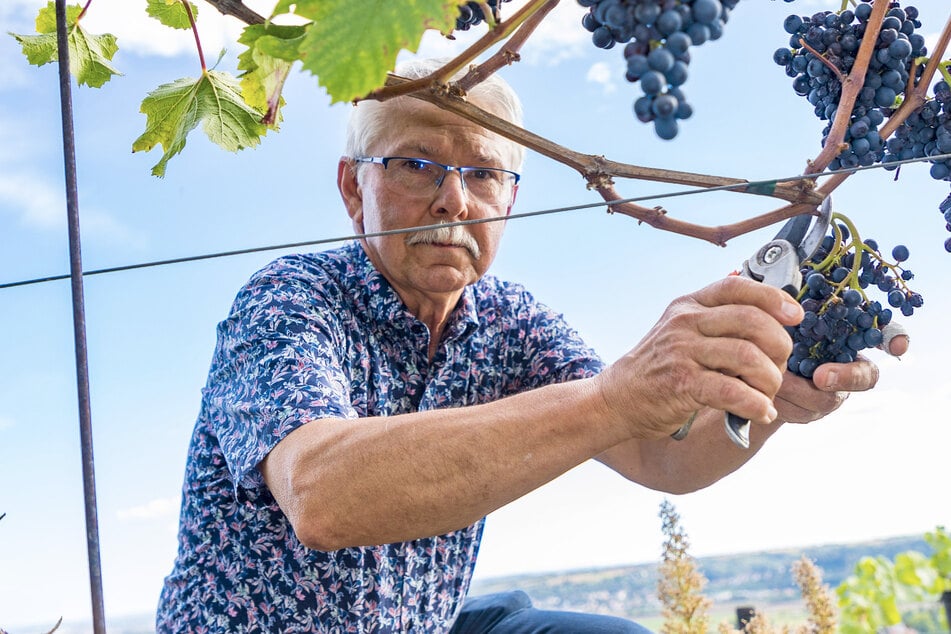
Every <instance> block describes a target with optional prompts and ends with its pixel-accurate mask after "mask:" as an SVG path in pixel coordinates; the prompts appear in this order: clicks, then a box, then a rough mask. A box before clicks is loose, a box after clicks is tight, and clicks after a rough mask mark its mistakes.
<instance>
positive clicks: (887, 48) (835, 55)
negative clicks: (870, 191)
mask: <svg viewBox="0 0 951 634" xmlns="http://www.w3.org/2000/svg"><path fill="white" fill-rule="evenodd" d="M789 1H790V0H787V2H789ZM869 1H870V0H862V2H861V3H859V4H857V5H856V6H855V9H854V10H849V9H846V10H843V11H840V12H838V13H836V12H832V11H820V12H818V13H815V14H813V15H810V16H800V15H790V16H788V17H787V18H786V19H785V21H784V23H783V27H784V29H785V31H786V33H788V34H789V36H790V39H789V46H788V47H783V48H780V49H778V50H776V52H775V53H774V54H773V60H774V61H775V62H776V63H777V64H779V65H780V66H783V67H784V68H785V70H786V74H787V75H788V76H790V77H792V78H793V83H792V86H793V90H794V91H795V92H796V93H797V94H799V95H801V96H803V97H805V98H806V99H807V100H808V101H809V103H810V104H811V105H812V106H813V108H814V112H815V114H816V116H817V117H819V119H820V120H823V121H829V124H828V125H827V126H826V127H825V129H824V130H823V137H822V145H823V146H824V145H825V143H826V140H827V138H828V135H829V134H830V132H831V129H832V121H833V120H834V119H835V118H836V115H837V112H838V108H839V101H840V97H841V95H842V81H843V79H844V78H845V77H846V76H847V75H848V74H849V73H850V72H851V70H852V67H853V65H854V64H855V57H856V54H857V53H858V50H859V47H860V46H861V45H862V41H863V39H864V37H865V33H866V30H867V27H868V22H869V18H870V16H871V14H872V5H871V4H869ZM920 28H921V21H920V20H919V12H918V9H917V8H916V7H914V6H906V7H904V8H902V7H901V3H900V2H899V1H898V0H892V1H891V2H890V4H889V8H888V11H887V13H886V14H885V18H884V20H883V21H882V24H881V28H880V29H879V31H878V35H877V36H876V41H875V48H874V52H873V55H872V57H871V59H870V61H869V65H868V69H867V71H866V75H865V82H864V85H863V86H862V89H861V91H860V92H859V94H858V97H857V99H856V101H855V105H854V106H853V108H852V112H851V113H850V118H849V126H848V128H847V129H846V132H845V136H844V139H843V142H844V143H846V144H847V146H846V147H845V148H844V149H842V151H841V152H840V153H839V155H838V156H837V157H835V158H834V159H833V160H832V161H831V162H830V163H829V169H831V170H837V169H853V168H856V167H859V166H863V167H867V166H871V165H873V164H876V163H881V164H882V165H883V166H884V167H885V168H886V169H892V170H894V169H897V167H898V166H897V165H891V164H893V163H896V162H898V161H906V160H910V159H927V158H928V157H938V156H939V155H944V154H948V153H951V87H949V85H948V83H947V80H946V79H944V80H941V81H938V82H937V83H936V84H935V85H934V88H933V92H934V96H933V97H929V98H927V99H926V100H925V102H924V103H923V104H922V105H921V106H920V107H919V108H918V109H917V110H915V111H914V112H912V113H911V114H910V115H909V116H908V117H907V118H906V119H905V121H904V122H902V124H901V125H899V126H898V127H897V128H896V131H895V133H894V135H893V136H892V137H891V138H890V139H888V140H887V142H886V141H885V140H884V139H883V138H882V136H881V134H880V133H879V129H880V127H881V126H882V124H883V122H885V121H886V120H887V119H888V118H889V117H891V116H892V115H893V114H895V112H896V111H897V110H898V108H899V106H900V105H901V103H902V100H903V99H904V97H905V91H906V89H907V88H909V87H911V86H914V85H915V84H917V82H918V80H919V78H920V76H921V73H922V71H923V69H924V65H923V64H922V63H920V62H921V61H922V60H924V59H926V56H927V54H928V50H927V47H926V46H925V38H924V37H923V36H922V35H921V34H920V33H919V32H918V30H919V29H920ZM930 174H931V177H932V178H934V179H936V180H944V181H951V160H947V159H940V158H935V159H934V160H932V161H931V169H930ZM939 210H940V212H941V213H942V215H943V217H944V221H945V227H946V229H947V230H948V231H949V232H951V195H949V196H948V197H947V198H946V199H945V200H944V202H942V203H941V205H939ZM944 246H945V249H946V250H947V251H949V252H951V238H948V239H947V240H946V241H945V243H944Z"/></svg>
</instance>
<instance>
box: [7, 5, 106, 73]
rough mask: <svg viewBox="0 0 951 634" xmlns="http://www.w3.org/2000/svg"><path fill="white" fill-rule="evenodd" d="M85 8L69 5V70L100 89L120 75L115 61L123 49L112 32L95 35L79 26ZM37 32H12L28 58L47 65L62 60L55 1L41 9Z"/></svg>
mask: <svg viewBox="0 0 951 634" xmlns="http://www.w3.org/2000/svg"><path fill="white" fill-rule="evenodd" d="M82 13H83V10H82V8H81V7H80V6H79V5H73V6H69V7H67V8H66V25H67V32H68V42H69V72H70V73H71V74H72V75H73V76H74V77H75V78H76V82H77V83H79V84H80V85H82V84H85V85H87V86H90V87H91V88H99V87H101V86H102V85H103V84H105V83H106V82H107V81H109V80H110V79H112V76H113V75H120V74H121V73H120V72H119V71H118V70H116V69H115V68H114V67H113V66H112V64H111V62H112V57H113V56H114V55H115V54H116V51H117V50H119V47H118V45H117V44H116V38H115V36H114V35H111V34H110V33H104V34H102V35H91V34H90V33H87V32H86V30H85V29H83V28H82V27H81V26H80V25H79V20H80V18H81V17H82ZM36 33H37V34H36V35H17V34H16V33H11V34H10V35H12V36H13V37H14V38H15V39H16V41H17V42H19V43H20V47H21V48H22V49H23V54H24V55H25V56H26V59H27V61H29V62H30V63H31V64H33V65H35V66H43V65H44V64H49V63H50V62H55V61H57V59H59V52H58V50H57V43H56V7H55V2H53V0H50V2H49V4H47V5H46V6H45V7H43V8H42V9H40V12H39V14H38V15H37V16H36Z"/></svg>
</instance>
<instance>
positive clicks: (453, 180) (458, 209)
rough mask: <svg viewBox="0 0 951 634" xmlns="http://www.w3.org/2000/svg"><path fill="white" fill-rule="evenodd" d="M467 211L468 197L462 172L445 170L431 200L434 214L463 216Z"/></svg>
mask: <svg viewBox="0 0 951 634" xmlns="http://www.w3.org/2000/svg"><path fill="white" fill-rule="evenodd" d="M468 210H469V196H468V194H467V192H466V184H465V181H463V176H462V172H460V171H458V170H447V171H446V173H445V174H444V175H443V177H442V180H441V181H440V182H439V185H438V187H437V188H436V198H435V199H434V200H433V211H434V213H436V214H438V215H441V216H447V215H448V216H450V217H456V216H464V215H466V214H467V213H468Z"/></svg>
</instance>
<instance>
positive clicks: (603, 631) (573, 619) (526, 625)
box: [449, 590, 651, 634]
mask: <svg viewBox="0 0 951 634" xmlns="http://www.w3.org/2000/svg"><path fill="white" fill-rule="evenodd" d="M449 634H651V632H650V630H648V629H647V628H645V627H642V626H640V625H638V624H637V623H634V622H633V621H628V620H627V619H622V618H618V617H616V616H604V615H601V614H582V613H581V612H556V611H553V610H538V609H536V608H533V607H532V600H531V599H530V598H529V597H528V595H527V594H525V593H524V592H522V591H521V590H515V591H514V592H500V593H498V594H487V595H485V596H481V597H473V598H471V599H467V600H466V602H465V603H464V604H463V606H462V611H461V612H460V613H459V618H458V619H457V620H456V623H455V625H453V626H452V629H451V630H449Z"/></svg>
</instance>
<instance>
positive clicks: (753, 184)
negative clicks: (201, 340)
mask: <svg viewBox="0 0 951 634" xmlns="http://www.w3.org/2000/svg"><path fill="white" fill-rule="evenodd" d="M946 159H951V153H948V154H938V155H935V156H927V157H921V158H911V159H903V160H900V161H892V162H890V163H888V164H887V165H885V164H875V165H867V166H859V167H853V168H849V169H840V170H828V171H825V172H820V173H817V174H809V175H808V176H803V175H802V174H799V175H796V176H784V177H782V178H770V179H763V180H755V181H746V182H745V183H744V184H743V185H737V184H735V183H733V184H730V185H717V186H713V187H695V188H691V189H686V190H681V191H670V192H663V193H660V194H647V195H644V196H634V197H631V198H618V199H616V200H609V201H598V202H594V203H582V204H579V205H569V206H565V207H552V208H549V209H539V210H536V211H526V212H521V213H514V214H509V215H507V216H500V217H497V218H474V219H472V220H457V221H454V222H444V223H439V224H432V225H420V226H415V227H407V228H405V229H390V230H387V231H377V232H372V233H355V234H350V235H344V236H336V237H332V238H317V239H314V240H304V241H302V242H288V243H285V244H274V245H268V246H261V247H248V248H245V249H234V250H231V251H219V252H217V253H205V254H201V255H187V256H182V257H180V258H170V259H166V260H154V261H151V262H140V263H136V264H123V265H119V266H112V267H108V268H102V269H93V270H90V271H84V272H83V275H84V276H91V275H103V274H106V273H119V272H121V271H132V270H135V269H144V268H151V267H157V266H166V265H169V264H182V263H185V262H198V261H200V260H211V259H215V258H225V257H233V256H236V255H247V254H250V253H261V252H265V251H278V250H282V249H294V248H298V247H305V246H317V245H322V244H332V243H336V242H346V241H348V240H358V239H360V238H377V237H380V236H389V235H398V234H401V233H415V232H418V231H425V230H427V229H436V228H439V227H454V226H464V225H474V224H483V223H488V222H507V221H509V220H520V219H523V218H533V217H536V216H545V215H549V214H557V213H564V212H568V211H582V210H586V209H599V208H601V207H608V208H610V207H612V206H614V205H621V204H624V203H640V202H647V201H651V200H661V199H663V198H675V197H678V196H692V195H695V194H705V193H707V192H715V191H734V192H735V191H738V190H739V188H740V187H746V188H749V189H756V188H761V187H764V186H768V185H775V184H777V183H788V182H793V181H811V180H816V179H817V178H823V177H826V176H834V175H836V174H854V173H855V172H861V171H865V170H871V169H884V168H886V167H888V168H896V167H900V166H902V165H905V164H907V163H921V162H924V161H943V160H946ZM69 277H70V276H69V275H50V276H47V277H37V278H33V279H27V280H19V281H16V282H5V283H2V284H0V290H3V289H6V288H14V287H17V286H29V285H32V284H42V283H44V282H55V281H57V280H65V279H69Z"/></svg>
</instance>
